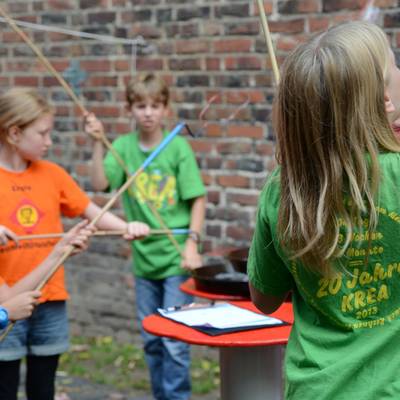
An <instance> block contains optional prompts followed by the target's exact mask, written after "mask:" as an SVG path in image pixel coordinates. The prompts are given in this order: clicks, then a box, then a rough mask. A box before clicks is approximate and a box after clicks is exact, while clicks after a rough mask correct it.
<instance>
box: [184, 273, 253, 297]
mask: <svg viewBox="0 0 400 400" xmlns="http://www.w3.org/2000/svg"><path fill="white" fill-rule="evenodd" d="M179 289H181V290H182V292H185V293H188V294H191V295H192V296H197V297H203V298H205V299H210V300H226V301H232V300H244V301H249V298H248V297H244V296H239V295H232V294H222V293H211V292H205V291H203V290H199V289H197V288H196V283H195V281H194V279H193V278H189V279H188V280H187V281H185V282H183V283H182V285H181V286H180V287H179Z"/></svg>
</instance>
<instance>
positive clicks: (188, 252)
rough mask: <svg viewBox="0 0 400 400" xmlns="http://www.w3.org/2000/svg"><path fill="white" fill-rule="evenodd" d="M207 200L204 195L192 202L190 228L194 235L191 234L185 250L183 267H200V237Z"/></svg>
mask: <svg viewBox="0 0 400 400" xmlns="http://www.w3.org/2000/svg"><path fill="white" fill-rule="evenodd" d="M205 210H206V200H205V197H204V196H200V197H196V198H195V199H194V200H193V202H192V208H191V214H190V215H191V217H190V227H189V228H190V230H191V231H192V232H194V235H189V237H188V239H187V240H186V244H185V249H184V251H183V259H182V267H183V268H186V269H195V268H199V267H201V265H202V258H201V255H200V254H199V251H198V242H199V241H198V239H199V238H200V232H201V230H202V227H203V223H204V216H205Z"/></svg>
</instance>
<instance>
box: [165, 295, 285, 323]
mask: <svg viewBox="0 0 400 400" xmlns="http://www.w3.org/2000/svg"><path fill="white" fill-rule="evenodd" d="M158 312H159V313H160V314H161V315H162V316H164V317H166V318H169V319H172V320H174V321H177V322H181V323H183V324H185V325H188V326H198V327H209V328H216V329H227V328H238V327H251V326H254V327H257V326H261V325H280V324H284V322H283V321H281V320H279V319H276V318H272V317H268V316H266V315H262V314H258V313H255V312H253V311H249V310H246V309H244V308H240V307H237V306H234V305H233V304H230V303H225V302H222V303H215V304H196V303H193V304H189V305H187V306H182V307H174V308H171V309H161V308H159V309H158Z"/></svg>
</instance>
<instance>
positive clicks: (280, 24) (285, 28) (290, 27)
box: [269, 18, 304, 34]
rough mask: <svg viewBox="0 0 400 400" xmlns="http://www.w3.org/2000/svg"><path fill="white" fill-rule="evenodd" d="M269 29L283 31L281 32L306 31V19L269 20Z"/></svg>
mask: <svg viewBox="0 0 400 400" xmlns="http://www.w3.org/2000/svg"><path fill="white" fill-rule="evenodd" d="M269 29H270V30H271V32H281V33H285V34H288V33H300V32H303V31H304V19H303V18H296V19H291V20H286V21H283V20H278V21H271V20H270V21H269Z"/></svg>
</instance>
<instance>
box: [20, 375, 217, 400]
mask: <svg viewBox="0 0 400 400" xmlns="http://www.w3.org/2000/svg"><path fill="white" fill-rule="evenodd" d="M24 375H25V374H24V371H22V373H21V379H22V382H21V388H20V391H19V394H18V399H19V400H26V397H25V392H24V382H23V377H24ZM218 398H219V395H218V391H214V392H212V393H209V394H207V395H193V396H192V400H218ZM55 400H153V398H152V397H151V395H150V394H147V393H143V392H140V391H137V392H136V393H129V394H127V393H123V392H120V391H118V390H116V389H115V388H113V387H110V386H107V385H99V384H96V383H92V382H89V381H87V380H85V379H81V378H75V377H69V376H63V375H62V374H61V375H58V376H57V396H56V398H55Z"/></svg>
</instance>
